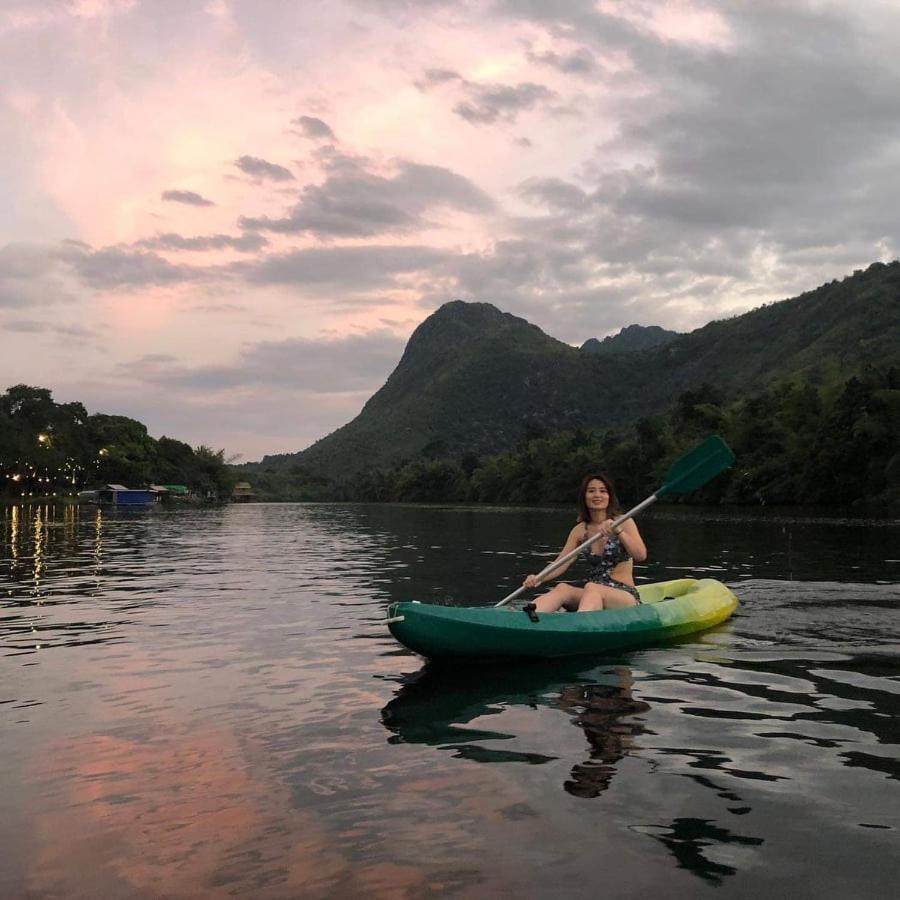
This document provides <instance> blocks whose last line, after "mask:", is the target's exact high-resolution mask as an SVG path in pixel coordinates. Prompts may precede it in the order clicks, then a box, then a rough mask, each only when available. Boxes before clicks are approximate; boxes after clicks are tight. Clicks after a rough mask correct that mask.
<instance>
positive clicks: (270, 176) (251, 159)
mask: <svg viewBox="0 0 900 900" xmlns="http://www.w3.org/2000/svg"><path fill="white" fill-rule="evenodd" d="M234 164H235V165H236V166H237V167H238V168H239V169H240V170H241V171H242V172H244V173H245V174H247V175H252V176H253V177H254V178H262V179H267V180H269V181H293V180H294V176H293V175H292V174H291V171H290V169H286V168H285V167H284V166H279V165H276V164H275V163H270V162H267V161H266V160H264V159H259V158H258V157H256V156H242V157H240V159H237V160H235V163H234Z"/></svg>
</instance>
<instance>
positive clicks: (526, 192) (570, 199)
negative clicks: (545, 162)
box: [519, 178, 588, 210]
mask: <svg viewBox="0 0 900 900" xmlns="http://www.w3.org/2000/svg"><path fill="white" fill-rule="evenodd" d="M519 195H520V196H521V197H523V198H525V199H526V200H531V201H532V202H534V203H538V204H542V205H545V206H547V207H549V208H550V209H559V210H578V209H584V208H585V207H586V206H587V205H588V197H587V194H586V193H585V192H584V190H582V188H580V187H578V185H575V184H572V183H571V182H567V181H564V180H563V179H561V178H530V179H529V180H528V181H525V182H523V183H522V184H521V185H520V186H519Z"/></svg>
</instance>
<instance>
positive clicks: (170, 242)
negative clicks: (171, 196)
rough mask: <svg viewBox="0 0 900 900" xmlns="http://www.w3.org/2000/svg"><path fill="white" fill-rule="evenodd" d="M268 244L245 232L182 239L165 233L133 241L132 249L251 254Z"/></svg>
mask: <svg viewBox="0 0 900 900" xmlns="http://www.w3.org/2000/svg"><path fill="white" fill-rule="evenodd" d="M268 243H269V241H268V239H267V238H266V237H264V236H263V235H261V234H254V233H253V232H247V233H246V234H242V235H238V236H237V237H233V236H231V235H228V234H210V235H202V236H197V237H184V236H183V235H180V234H175V233H173V232H167V233H165V234H157V235H156V236H155V237H152V238H144V239H142V240H140V241H135V243H134V244H132V245H131V246H132V247H136V248H138V249H140V250H198V251H203V250H240V251H242V252H244V253H252V252H254V251H256V250H261V249H262V248H263V247H265V246H267V245H268Z"/></svg>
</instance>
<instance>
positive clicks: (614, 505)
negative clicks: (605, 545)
mask: <svg viewBox="0 0 900 900" xmlns="http://www.w3.org/2000/svg"><path fill="white" fill-rule="evenodd" d="M594 480H597V481H602V482H603V483H604V484H605V485H606V489H607V490H608V491H609V505H608V506H607V507H606V517H607V518H608V519H615V518H616V516H618V515H619V513H621V512H622V510H621V509H620V507H619V496H618V494H616V487H615V485H614V484H613V483H612V479H611V478H610V477H609V475H604V474H603V473H602V472H589V473H588V474H587V475H585V476H584V478H582V479H581V486H580V487H579V488H578V521H579V522H584V523H585V524H587V523H588V522H590V521H591V511H590V510H589V509H588V505H587V501H586V500H585V499H584V494H585V491H587V486H588V485H589V484H590V483H591V482H592V481H594Z"/></svg>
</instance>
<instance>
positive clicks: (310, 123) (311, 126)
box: [293, 116, 336, 141]
mask: <svg viewBox="0 0 900 900" xmlns="http://www.w3.org/2000/svg"><path fill="white" fill-rule="evenodd" d="M293 124H294V125H299V126H300V129H301V130H302V131H303V133H304V134H305V135H306V136H307V137H308V138H313V139H314V140H328V141H333V140H336V138H335V136H334V132H333V131H332V130H331V128H329V127H328V125H327V124H326V123H325V122H323V121H322V120H321V119H317V118H316V117H315V116H300V118H298V119H294V121H293Z"/></svg>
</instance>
